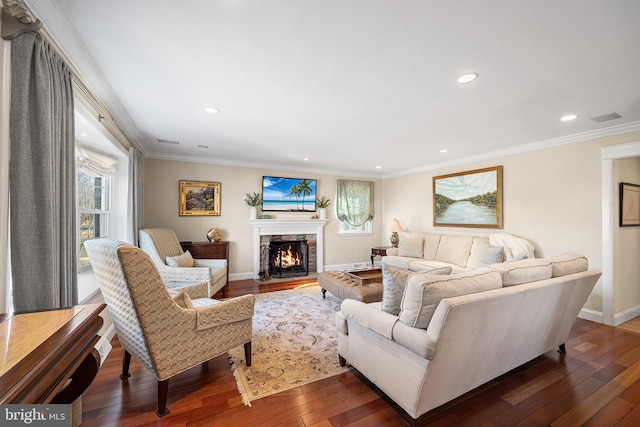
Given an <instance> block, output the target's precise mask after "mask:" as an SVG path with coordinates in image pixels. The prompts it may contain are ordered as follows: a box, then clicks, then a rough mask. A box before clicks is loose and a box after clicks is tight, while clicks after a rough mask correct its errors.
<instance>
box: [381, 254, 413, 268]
mask: <svg viewBox="0 0 640 427" xmlns="http://www.w3.org/2000/svg"><path fill="white" fill-rule="evenodd" d="M415 260H416V259H415V258H411V257H399V256H385V257H382V261H381V262H382V265H390V266H392V267H396V268H404V269H405V270H409V266H411V263H412V262H413V261H415Z"/></svg>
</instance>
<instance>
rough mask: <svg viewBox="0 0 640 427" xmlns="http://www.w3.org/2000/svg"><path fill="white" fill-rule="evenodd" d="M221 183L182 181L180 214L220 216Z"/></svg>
mask: <svg viewBox="0 0 640 427" xmlns="http://www.w3.org/2000/svg"><path fill="white" fill-rule="evenodd" d="M220 187H221V185H220V183H219V182H203V181H180V200H179V206H180V216H220Z"/></svg>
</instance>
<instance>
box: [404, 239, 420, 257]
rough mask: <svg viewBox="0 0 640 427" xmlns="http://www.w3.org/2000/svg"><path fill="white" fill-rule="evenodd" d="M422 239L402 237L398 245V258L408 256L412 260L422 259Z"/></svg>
mask: <svg viewBox="0 0 640 427" xmlns="http://www.w3.org/2000/svg"><path fill="white" fill-rule="evenodd" d="M423 242H424V240H423V238H422V237H402V238H400V243H399V244H398V256H408V257H412V258H422V250H423V249H424V243H423Z"/></svg>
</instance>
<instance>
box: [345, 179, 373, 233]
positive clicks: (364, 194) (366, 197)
mask: <svg viewBox="0 0 640 427" xmlns="http://www.w3.org/2000/svg"><path fill="white" fill-rule="evenodd" d="M337 193H338V196H337V200H336V211H337V214H338V219H339V220H340V221H346V222H348V223H349V224H351V225H353V226H356V227H359V226H361V225H363V224H364V223H365V222H367V221H369V220H372V219H373V213H374V212H373V211H374V209H373V207H374V204H373V182H372V181H350V180H345V179H339V180H338V189H337Z"/></svg>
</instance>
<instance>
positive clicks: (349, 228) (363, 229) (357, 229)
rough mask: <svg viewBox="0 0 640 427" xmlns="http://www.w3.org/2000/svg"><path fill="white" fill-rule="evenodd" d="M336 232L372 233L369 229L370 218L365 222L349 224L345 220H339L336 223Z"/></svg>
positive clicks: (345, 233) (352, 233)
mask: <svg viewBox="0 0 640 427" xmlns="http://www.w3.org/2000/svg"><path fill="white" fill-rule="evenodd" d="M338 234H341V235H345V236H347V235H360V234H373V232H372V231H371V220H369V221H367V222H365V223H364V224H362V225H359V226H358V225H351V224H349V223H348V222H347V221H340V222H339V223H338Z"/></svg>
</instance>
